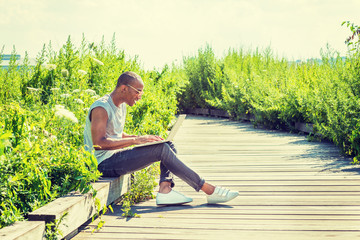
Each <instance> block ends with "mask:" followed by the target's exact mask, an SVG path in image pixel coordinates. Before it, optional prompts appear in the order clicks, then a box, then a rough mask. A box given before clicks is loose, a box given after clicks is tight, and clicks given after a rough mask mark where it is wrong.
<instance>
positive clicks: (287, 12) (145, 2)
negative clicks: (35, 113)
mask: <svg viewBox="0 0 360 240" xmlns="http://www.w3.org/2000/svg"><path fill="white" fill-rule="evenodd" d="M0 6H1V7H0V47H2V46H5V51H4V53H11V51H12V48H13V45H15V47H16V50H17V52H18V54H20V55H22V56H23V55H24V52H25V51H28V53H29V55H30V57H36V55H37V54H38V53H39V51H40V50H41V48H42V46H43V44H48V43H49V41H51V42H52V45H53V47H54V49H56V50H58V49H60V48H61V46H62V45H63V44H64V43H65V42H66V40H67V37H68V36H69V35H70V36H71V38H72V39H73V41H74V43H75V45H76V46H79V42H80V40H81V38H82V34H84V35H85V37H86V40H87V41H89V42H96V43H99V42H100V41H101V39H102V36H104V38H105V41H106V43H110V41H111V39H112V36H113V34H114V33H115V35H116V40H117V41H116V42H117V46H118V48H119V49H124V50H125V53H127V54H128V55H129V56H135V55H138V57H139V60H141V62H142V63H143V65H144V67H145V68H147V69H152V68H153V67H157V68H159V67H162V66H163V65H164V64H165V63H171V62H173V61H175V60H177V61H182V58H183V56H192V55H195V54H196V53H197V51H198V49H200V48H203V47H205V46H206V44H209V45H210V46H212V48H213V50H214V51H215V53H216V54H217V56H218V57H222V56H223V54H224V53H225V52H226V51H227V50H228V49H229V48H235V49H239V48H244V49H255V48H256V47H258V48H260V49H263V48H266V47H269V46H270V47H271V49H272V50H273V51H274V53H275V54H276V55H277V56H278V57H280V58H281V57H285V58H287V59H289V60H296V59H307V58H316V57H319V56H320V49H321V48H325V47H326V45H327V44H329V45H330V46H331V47H332V48H333V49H335V50H337V51H339V52H341V54H342V55H345V54H346V46H345V44H344V41H345V39H346V37H348V36H349V35H350V31H349V30H348V29H347V28H346V27H344V26H341V23H342V22H343V21H347V20H349V21H351V22H354V23H355V24H357V25H360V0H269V1H266V0H252V1H250V0H132V1H130V0H102V1H100V0H61V1H60V0H12V1H9V0H0Z"/></svg>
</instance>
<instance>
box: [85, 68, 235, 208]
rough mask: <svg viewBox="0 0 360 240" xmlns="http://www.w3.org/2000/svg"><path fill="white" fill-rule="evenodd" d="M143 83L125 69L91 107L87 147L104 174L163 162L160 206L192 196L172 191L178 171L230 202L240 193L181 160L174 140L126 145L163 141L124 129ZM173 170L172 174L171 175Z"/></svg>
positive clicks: (211, 196) (213, 197)
mask: <svg viewBox="0 0 360 240" xmlns="http://www.w3.org/2000/svg"><path fill="white" fill-rule="evenodd" d="M143 89H144V83H143V81H142V79H141V77H140V76H139V75H137V74H136V73H133V72H125V73H123V74H121V76H120V77H119V79H118V82H117V85H116V88H115V89H114V91H113V92H112V93H110V94H109V95H105V96H104V97H102V98H100V99H98V100H97V101H95V102H94V103H93V104H92V105H91V107H90V110H89V114H88V116H87V118H86V126H85V130H84V141H85V147H86V148H87V150H88V151H91V150H92V149H93V148H95V157H96V159H97V161H98V164H99V165H98V170H99V171H100V172H102V174H103V176H104V177H119V176H121V175H124V174H128V173H132V172H134V171H137V170H140V169H142V168H145V167H147V166H149V165H150V164H152V163H154V162H156V161H160V170H161V174H160V183H159V192H158V194H157V196H156V203H157V204H158V205H171V204H183V203H188V202H191V201H192V199H191V198H189V197H186V196H184V195H183V194H181V193H179V192H176V191H175V190H172V188H173V187H174V182H173V178H172V177H171V175H172V174H175V175H176V176H178V177H179V178H181V179H182V180H184V181H185V182H186V183H187V184H189V185H190V186H191V187H193V188H194V189H195V190H196V191H200V190H202V191H203V192H205V193H206V194H207V200H208V203H210V204H215V203H222V202H227V201H229V200H231V199H233V198H235V197H237V196H238V195H239V193H238V192H236V191H230V190H228V189H224V188H221V187H214V186H213V185H211V184H209V183H207V182H205V180H203V179H202V178H200V176H199V175H198V174H197V173H196V172H194V171H193V170H191V169H190V168H189V167H187V166H186V165H185V164H184V163H182V162H181V161H180V160H179V159H178V157H177V155H176V150H175V148H174V146H173V144H172V143H160V144H155V145H150V146H144V147H140V148H130V149H124V148H126V147H129V146H132V145H137V144H142V143H147V142H153V141H159V140H163V139H162V138H161V137H159V136H154V135H146V136H134V135H128V134H126V133H125V132H124V131H123V130H124V125H125V116H126V104H127V105H129V106H133V105H134V104H135V103H136V101H138V100H140V99H141V96H142V94H143ZM171 173H172V174H171Z"/></svg>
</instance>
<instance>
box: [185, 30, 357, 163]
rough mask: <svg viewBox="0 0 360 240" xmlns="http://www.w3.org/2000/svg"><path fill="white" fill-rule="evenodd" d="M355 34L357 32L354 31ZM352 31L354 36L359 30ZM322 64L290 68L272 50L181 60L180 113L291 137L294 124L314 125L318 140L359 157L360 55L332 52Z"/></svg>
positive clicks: (201, 53)
mask: <svg viewBox="0 0 360 240" xmlns="http://www.w3.org/2000/svg"><path fill="white" fill-rule="evenodd" d="M355 29H356V30H355ZM353 31H354V32H355V33H356V34H358V27H354V29H353ZM321 54H322V59H321V61H315V60H314V61H312V60H309V61H306V62H289V61H287V60H285V59H278V58H276V57H274V56H273V53H272V51H271V50H270V48H267V49H265V50H262V51H260V50H259V49H256V50H255V51H248V52H245V51H244V50H242V49H240V50H229V51H228V53H227V54H226V56H225V57H223V58H221V59H216V58H215V57H214V53H213V52H212V50H211V48H210V47H207V48H206V49H205V50H200V51H199V52H198V55H197V56H195V57H192V58H185V59H184V71H185V77H186V79H185V82H188V83H187V85H186V86H185V87H184V89H185V90H184V91H182V95H181V99H182V100H183V101H182V102H181V103H180V108H181V109H187V108H217V109H222V110H226V111H227V112H228V113H229V114H230V115H231V116H232V117H233V118H234V119H242V118H244V116H246V115H251V116H253V117H254V119H255V120H254V124H255V125H258V124H261V125H265V126H266V127H268V128H271V129H285V130H290V131H294V126H295V123H296V122H305V123H313V124H314V130H315V133H314V134H315V135H316V136H322V138H324V139H328V140H331V141H333V142H334V143H335V144H336V145H338V146H339V147H340V148H341V150H342V151H343V152H344V153H345V154H347V155H350V156H357V157H356V158H354V161H357V159H358V156H359V155H360V151H359V150H360V149H359V147H358V146H359V145H358V141H359V119H360V104H359V103H360V99H359V96H360V90H359V89H360V72H359V71H360V70H359V69H360V57H359V56H360V55H359V54H357V53H354V52H351V53H349V55H348V56H347V57H346V58H345V59H344V58H341V57H340V56H339V54H338V53H337V52H336V51H333V50H332V49H331V48H329V47H327V49H325V50H322V51H321Z"/></svg>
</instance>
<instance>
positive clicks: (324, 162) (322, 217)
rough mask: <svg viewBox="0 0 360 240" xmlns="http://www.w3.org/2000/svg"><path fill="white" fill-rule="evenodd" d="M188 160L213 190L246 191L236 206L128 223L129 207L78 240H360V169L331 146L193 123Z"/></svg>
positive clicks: (143, 210)
mask: <svg viewBox="0 0 360 240" xmlns="http://www.w3.org/2000/svg"><path fill="white" fill-rule="evenodd" d="M175 144H176V146H177V149H178V153H179V156H180V158H181V159H182V160H183V161H184V162H186V164H188V165H189V166H190V167H191V168H193V169H194V170H195V171H197V172H198V173H199V174H200V175H201V176H202V177H204V178H205V179H206V180H207V181H208V182H210V183H213V184H215V185H221V186H224V187H229V188H231V189H234V190H238V191H240V196H239V197H238V198H236V199H234V200H233V201H231V202H229V203H228V204H219V205H207V204H206V198H205V195H204V194H203V193H201V192H200V193H197V192H195V191H193V190H192V189H191V188H190V187H188V186H187V185H186V184H185V183H183V182H182V181H180V180H177V184H176V187H175V189H176V190H178V191H181V192H183V193H185V194H186V195H188V196H190V197H192V198H193V199H194V202H192V203H191V204H187V205H183V206H174V207H157V206H156V204H155V200H150V201H147V202H143V203H140V204H138V205H136V206H133V208H132V209H133V212H134V213H137V214H140V215H141V217H140V218H131V219H124V218H122V217H121V207H120V206H114V213H109V214H107V215H105V216H103V217H102V219H103V220H105V225H104V227H103V228H102V230H100V231H99V232H96V233H93V234H92V233H91V231H92V229H93V228H94V227H95V226H96V224H97V221H98V220H97V221H95V222H94V223H92V224H90V225H88V226H86V227H84V228H83V230H82V231H81V232H80V233H79V234H78V235H77V236H75V238H74V239H252V240H257V239H266V240H269V239H276V240H279V239H286V240H288V239H291V240H294V239H299V240H305V239H314V240H315V239H316V240H319V239H357V238H360V175H359V172H360V171H359V167H358V166H352V165H350V164H349V161H350V160H349V159H346V158H344V157H341V155H340V153H339V151H338V149H337V147H335V146H333V145H332V144H330V143H319V142H308V141H307V140H306V137H304V136H301V135H296V134H289V133H284V132H279V131H269V130H261V129H254V128H253V126H252V125H251V124H250V123H240V122H234V121H229V120H226V119H218V118H209V117H198V116H187V117H186V119H185V120H184V122H183V124H182V126H181V127H180V129H179V130H178V132H177V134H176V137H175Z"/></svg>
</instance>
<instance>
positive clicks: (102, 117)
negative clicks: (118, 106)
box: [90, 107, 161, 150]
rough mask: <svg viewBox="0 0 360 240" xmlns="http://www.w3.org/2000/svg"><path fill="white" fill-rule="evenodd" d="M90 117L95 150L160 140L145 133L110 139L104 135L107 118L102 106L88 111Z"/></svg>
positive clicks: (112, 148)
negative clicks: (144, 134)
mask: <svg viewBox="0 0 360 240" xmlns="http://www.w3.org/2000/svg"><path fill="white" fill-rule="evenodd" d="M90 119H91V136H92V140H93V145H94V148H95V149H96V150H115V149H120V148H125V147H128V146H131V145H137V144H142V143H146V142H154V141H159V140H161V138H160V137H157V136H152V135H146V136H132V137H130V135H127V134H126V135H127V136H129V137H126V138H123V139H111V138H107V137H106V123H107V120H108V115H107V112H106V110H105V109H104V108H102V107H96V108H94V109H93V110H92V111H91V113H90Z"/></svg>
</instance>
